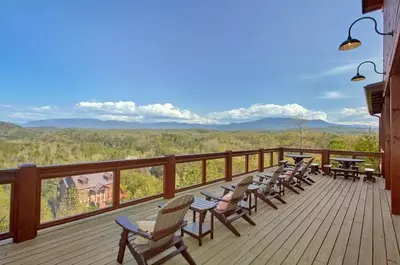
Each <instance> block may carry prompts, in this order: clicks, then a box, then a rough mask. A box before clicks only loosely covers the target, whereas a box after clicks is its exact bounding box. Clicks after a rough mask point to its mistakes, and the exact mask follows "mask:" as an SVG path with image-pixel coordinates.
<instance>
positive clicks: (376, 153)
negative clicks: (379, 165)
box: [329, 150, 383, 157]
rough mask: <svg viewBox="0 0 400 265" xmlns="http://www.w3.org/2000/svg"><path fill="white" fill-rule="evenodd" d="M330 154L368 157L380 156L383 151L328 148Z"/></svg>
mask: <svg viewBox="0 0 400 265" xmlns="http://www.w3.org/2000/svg"><path fill="white" fill-rule="evenodd" d="M329 153H330V154H331V155H347V156H370V157H382V155H383V153H380V152H359V151H341V150H329Z"/></svg>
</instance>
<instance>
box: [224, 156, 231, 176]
mask: <svg viewBox="0 0 400 265" xmlns="http://www.w3.org/2000/svg"><path fill="white" fill-rule="evenodd" d="M226 153H227V154H226V157H225V181H232V151H226Z"/></svg>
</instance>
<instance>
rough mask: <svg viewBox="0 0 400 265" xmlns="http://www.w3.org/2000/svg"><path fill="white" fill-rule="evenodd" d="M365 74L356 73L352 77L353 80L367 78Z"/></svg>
mask: <svg viewBox="0 0 400 265" xmlns="http://www.w3.org/2000/svg"><path fill="white" fill-rule="evenodd" d="M365 79H366V78H365V76H363V75H360V74H358V73H357V74H356V75H355V76H353V78H352V79H351V81H352V82H357V81H362V80H365Z"/></svg>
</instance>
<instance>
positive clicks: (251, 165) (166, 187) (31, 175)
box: [0, 148, 381, 242]
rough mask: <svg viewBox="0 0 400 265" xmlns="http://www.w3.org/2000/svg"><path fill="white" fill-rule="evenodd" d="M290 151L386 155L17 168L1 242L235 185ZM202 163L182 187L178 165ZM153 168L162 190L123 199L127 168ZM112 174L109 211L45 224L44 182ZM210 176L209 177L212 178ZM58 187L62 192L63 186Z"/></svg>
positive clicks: (267, 155)
mask: <svg viewBox="0 0 400 265" xmlns="http://www.w3.org/2000/svg"><path fill="white" fill-rule="evenodd" d="M287 153H304V154H314V155H317V156H320V158H318V159H317V161H319V162H320V163H321V164H327V163H329V158H330V156H331V155H343V156H352V157H369V158H376V159H378V160H379V165H380V159H381V153H368V152H351V151H334V150H326V149H323V150H322V149H298V148H270V149H256V150H246V151H225V152H219V153H206V154H191V155H166V156H163V157H154V158H143V159H133V160H118V161H107V162H96V163H82V164H70V165H59V166H40V167H37V166H36V165H34V164H23V165H20V166H19V168H17V169H11V170H2V171H0V184H9V185H11V193H10V202H11V203H10V218H9V220H10V226H9V227H10V229H9V231H6V232H5V233H0V239H4V238H10V237H12V238H13V240H14V242H22V241H26V240H29V239H32V238H34V237H35V236H36V235H37V231H38V230H39V229H44V228H48V227H51V226H55V225H59V224H64V223H68V222H72V221H76V220H79V219H82V218H87V217H89V216H93V215H98V214H101V213H105V212H108V211H112V210H116V209H119V208H122V207H126V206H131V205H134V204H137V203H141V202H145V201H149V200H152V199H155V198H162V197H163V198H165V199H170V198H173V197H174V196H175V194H176V193H179V192H182V191H185V190H190V189H193V188H196V187H201V186H204V185H208V184H211V183H215V182H218V181H231V180H232V178H234V177H238V176H241V175H244V174H247V173H251V172H255V171H260V172H261V171H263V170H264V169H265V168H268V167H272V166H276V165H277V164H278V162H279V160H282V159H283V158H284V156H285V154H287ZM217 159H220V160H223V161H224V168H223V170H221V171H222V172H221V175H220V176H212V177H211V176H210V175H209V174H208V172H207V164H208V162H210V161H213V160H217ZM234 159H240V160H241V161H243V168H242V169H241V170H240V172H233V163H232V161H233V160H234ZM192 162H197V163H199V165H200V167H201V170H200V174H199V176H198V178H199V179H198V180H196V183H194V184H193V185H189V186H186V187H177V185H176V174H177V166H178V167H179V165H181V164H184V163H192ZM149 167H162V169H163V177H162V191H160V192H159V193H156V194H150V195H149V196H142V197H140V198H135V199H133V200H131V201H121V197H120V196H121V193H120V191H121V185H120V182H121V172H123V171H125V170H135V169H143V168H149ZM104 172H112V175H113V178H112V179H113V181H112V203H111V204H110V205H108V206H107V207H104V208H101V209H95V210H92V211H89V212H84V213H81V214H78V215H74V216H66V217H61V218H59V219H55V220H51V221H46V222H43V221H41V205H42V203H43V202H42V183H43V181H46V180H51V179H57V178H63V177H69V176H79V175H84V174H92V173H104ZM208 178H209V179H208ZM57 188H59V187H58V186H57Z"/></svg>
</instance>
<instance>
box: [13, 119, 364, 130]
mask: <svg viewBox="0 0 400 265" xmlns="http://www.w3.org/2000/svg"><path fill="white" fill-rule="evenodd" d="M301 123H302V126H303V128H307V129H328V130H353V129H366V128H368V126H362V125H340V124H334V123H329V122H326V121H323V120H302V122H301ZM20 125H21V126H23V127H52V128H82V129H182V130H184V129H206V130H224V131H240V130H286V129H294V128H298V126H299V120H297V119H293V118H263V119H259V120H255V121H248V122H237V123H228V124H190V123H179V122H157V123H139V122H125V121H114V120H106V121H103V120H98V119H48V120H37V121H30V122H27V123H24V124H20Z"/></svg>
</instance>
